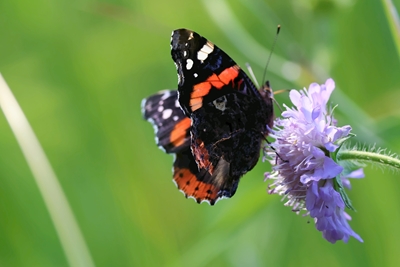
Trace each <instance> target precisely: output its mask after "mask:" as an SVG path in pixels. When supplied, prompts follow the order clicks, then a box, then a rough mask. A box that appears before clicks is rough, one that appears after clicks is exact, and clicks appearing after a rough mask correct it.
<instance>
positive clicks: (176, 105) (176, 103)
mask: <svg viewBox="0 0 400 267" xmlns="http://www.w3.org/2000/svg"><path fill="white" fill-rule="evenodd" d="M175 107H177V108H180V107H181V105H180V104H179V101H178V99H177V100H175Z"/></svg>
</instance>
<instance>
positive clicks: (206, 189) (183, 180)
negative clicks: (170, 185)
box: [174, 168, 219, 205]
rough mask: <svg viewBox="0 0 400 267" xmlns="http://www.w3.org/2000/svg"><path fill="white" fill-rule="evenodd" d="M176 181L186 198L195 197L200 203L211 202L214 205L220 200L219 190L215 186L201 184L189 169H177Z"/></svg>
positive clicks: (175, 170) (175, 173) (175, 172)
mask: <svg viewBox="0 0 400 267" xmlns="http://www.w3.org/2000/svg"><path fill="white" fill-rule="evenodd" d="M174 181H175V183H176V185H177V186H178V188H179V189H180V190H182V191H183V192H184V193H185V195H186V197H193V198H194V199H196V201H197V202H198V203H200V202H201V201H203V200H207V201H210V204H211V205H213V204H214V202H215V200H216V199H217V198H218V191H219V188H217V187H216V186H214V185H213V184H208V183H204V182H201V181H199V180H198V179H197V177H196V175H195V174H193V173H192V172H191V171H190V170H189V169H185V168H175V169H174Z"/></svg>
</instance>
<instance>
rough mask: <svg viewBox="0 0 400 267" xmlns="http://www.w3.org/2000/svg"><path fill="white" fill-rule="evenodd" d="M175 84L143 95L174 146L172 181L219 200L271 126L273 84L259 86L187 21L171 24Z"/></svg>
mask: <svg viewBox="0 0 400 267" xmlns="http://www.w3.org/2000/svg"><path fill="white" fill-rule="evenodd" d="M171 55H172V59H173V61H174V63H175V65H176V69H177V73H178V89H177V90H164V91H160V92H159V93H157V94H155V95H152V96H150V97H148V98H146V99H143V101H142V114H143V116H144V118H145V119H146V120H148V121H149V122H151V123H152V124H153V126H154V128H155V134H156V143H157V145H158V146H159V147H160V148H162V149H163V150H164V151H165V152H166V153H170V154H174V155H175V159H174V163H173V181H174V182H175V184H176V185H177V187H178V189H179V190H181V191H182V192H183V193H184V194H185V196H186V197H188V198H194V199H195V201H196V202H198V203H202V202H208V203H209V204H210V205H214V204H215V203H216V202H217V201H218V200H219V199H222V198H230V197H232V196H233V195H234V194H235V192H236V189H237V187H238V183H239V180H240V178H241V177H242V176H243V175H244V174H245V173H247V172H248V171H250V170H251V169H252V168H253V167H254V166H255V165H256V163H257V161H258V159H259V156H260V149H261V145H262V142H263V141H264V140H265V139H266V137H267V136H268V134H269V129H271V128H272V126H273V118H274V111H273V101H272V92H271V90H270V88H269V83H268V82H267V83H266V84H265V85H264V86H263V87H262V88H260V90H258V89H257V88H256V86H255V85H254V84H253V82H252V81H251V80H250V78H249V77H248V76H247V75H246V73H245V72H244V71H243V70H242V69H241V68H240V67H239V66H238V65H237V64H236V63H235V61H233V59H232V58H231V57H229V56H228V55H227V54H226V53H225V52H224V51H222V50H221V49H220V48H219V47H217V46H216V45H214V44H213V43H212V42H210V41H208V40H207V39H206V38H204V37H202V36H200V35H199V34H198V33H196V32H194V31H191V30H188V29H178V30H175V31H173V32H172V37H171Z"/></svg>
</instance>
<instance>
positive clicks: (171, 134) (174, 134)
mask: <svg viewBox="0 0 400 267" xmlns="http://www.w3.org/2000/svg"><path fill="white" fill-rule="evenodd" d="M142 114H143V116H144V118H145V119H146V120H148V121H149V122H150V123H151V124H153V127H154V131H155V134H156V143H157V145H158V146H159V147H160V148H162V149H163V150H165V152H166V153H176V152H179V151H180V150H181V149H182V148H183V149H186V148H187V147H189V145H190V124H191V120H190V119H189V118H188V117H186V116H185V114H184V113H183V112H182V110H181V108H180V105H179V103H178V92H177V91H176V90H175V91H173V90H164V91H160V92H158V93H157V94H155V95H152V96H150V97H148V98H146V99H144V100H143V101H142Z"/></svg>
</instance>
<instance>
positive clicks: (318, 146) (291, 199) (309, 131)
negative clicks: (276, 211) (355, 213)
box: [265, 79, 364, 243]
mask: <svg viewBox="0 0 400 267" xmlns="http://www.w3.org/2000/svg"><path fill="white" fill-rule="evenodd" d="M334 88H335V83H334V81H333V80H332V79H328V80H327V81H326V82H325V84H322V85H318V84H316V83H313V84H311V85H310V87H309V89H308V90H302V91H296V90H292V91H291V92H290V100H291V101H292V103H293V104H294V106H295V107H294V108H289V107H287V106H286V105H285V108H286V111H284V112H283V113H282V117H283V118H282V119H277V120H276V121H275V127H274V130H273V131H272V134H271V136H272V137H273V138H275V142H274V143H272V145H271V147H272V148H274V151H270V152H269V153H268V156H269V157H270V162H271V164H272V165H273V166H274V167H273V169H272V172H271V173H266V174H265V178H266V180H273V183H272V184H271V185H269V190H268V192H269V193H270V194H279V195H283V196H284V197H283V199H285V200H286V203H285V205H287V206H291V207H292V210H293V211H296V212H298V213H299V212H300V211H301V210H307V214H309V215H310V216H311V217H312V218H314V221H315V224H316V228H317V229H318V230H319V231H321V232H322V233H323V236H324V238H325V239H327V240H328V241H329V242H331V243H335V242H336V241H337V240H343V241H344V242H347V241H348V239H349V237H350V236H353V237H354V238H356V239H358V240H359V241H361V242H362V239H361V238H360V237H359V236H358V235H357V234H356V233H355V232H354V231H353V230H352V229H351V228H350V225H349V224H348V220H350V219H351V218H350V216H349V215H348V214H347V213H346V212H345V211H344V208H345V203H344V201H343V199H342V196H341V195H340V194H339V193H338V192H337V191H336V190H335V187H334V180H333V178H335V177H336V179H341V182H342V184H343V186H345V187H347V188H350V182H349V180H348V178H353V177H354V178H361V177H363V176H364V174H363V172H362V169H360V170H357V171H355V172H352V173H350V174H348V175H345V174H344V167H342V166H340V165H339V164H338V163H337V162H335V161H334V160H333V159H332V158H331V155H332V154H333V153H334V152H336V150H337V149H338V148H339V144H338V142H339V141H341V140H343V139H345V138H347V137H348V135H349V134H350V131H351V127H350V126H348V125H347V126H343V127H337V126H336V120H334V119H333V116H332V114H331V113H332V111H331V110H328V109H327V103H328V100H329V97H330V95H331V93H332V91H333V90H334Z"/></svg>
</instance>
